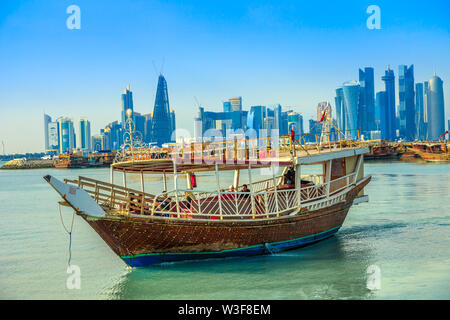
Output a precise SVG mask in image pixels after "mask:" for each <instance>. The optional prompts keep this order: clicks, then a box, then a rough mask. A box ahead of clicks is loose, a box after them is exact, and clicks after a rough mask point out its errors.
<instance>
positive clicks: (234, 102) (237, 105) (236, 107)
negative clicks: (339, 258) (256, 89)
mask: <svg viewBox="0 0 450 320" xmlns="http://www.w3.org/2000/svg"><path fill="white" fill-rule="evenodd" d="M228 101H229V102H230V104H231V111H242V97H231V98H228Z"/></svg>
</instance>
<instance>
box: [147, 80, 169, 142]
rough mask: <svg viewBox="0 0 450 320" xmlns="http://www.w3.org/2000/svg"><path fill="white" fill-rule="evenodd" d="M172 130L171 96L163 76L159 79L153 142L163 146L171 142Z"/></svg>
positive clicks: (154, 110) (154, 113)
mask: <svg viewBox="0 0 450 320" xmlns="http://www.w3.org/2000/svg"><path fill="white" fill-rule="evenodd" d="M171 135H172V129H171V121H170V108H169V94H168V92H167V82H166V79H165V78H164V76H163V75H160V76H159V78H158V87H157V89H156V98H155V107H154V109H153V119H152V142H156V145H158V146H161V145H162V144H163V143H167V142H170V141H171Z"/></svg>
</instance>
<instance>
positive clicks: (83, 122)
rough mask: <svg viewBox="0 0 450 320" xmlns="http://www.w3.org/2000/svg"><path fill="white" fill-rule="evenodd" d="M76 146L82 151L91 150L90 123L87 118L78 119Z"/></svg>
mask: <svg viewBox="0 0 450 320" xmlns="http://www.w3.org/2000/svg"><path fill="white" fill-rule="evenodd" d="M77 145H78V148H79V149H80V150H83V151H90V150H91V123H90V121H89V120H88V119H87V118H80V119H79V120H78V143H77Z"/></svg>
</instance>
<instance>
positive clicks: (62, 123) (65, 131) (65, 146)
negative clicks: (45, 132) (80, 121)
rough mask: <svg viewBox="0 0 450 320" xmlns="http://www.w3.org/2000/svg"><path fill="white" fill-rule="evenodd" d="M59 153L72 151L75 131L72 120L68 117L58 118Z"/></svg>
mask: <svg viewBox="0 0 450 320" xmlns="http://www.w3.org/2000/svg"><path fill="white" fill-rule="evenodd" d="M56 121H57V122H58V130H59V153H68V152H72V149H73V148H74V147H75V131H74V129H73V121H72V119H70V118H62V117H61V118H58V119H57V120H56Z"/></svg>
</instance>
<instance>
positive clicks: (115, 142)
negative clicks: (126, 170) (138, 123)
mask: <svg viewBox="0 0 450 320" xmlns="http://www.w3.org/2000/svg"><path fill="white" fill-rule="evenodd" d="M104 133H105V135H107V138H108V145H107V146H105V147H106V148H105V149H108V150H119V149H120V146H121V145H122V144H123V129H122V125H121V124H119V122H118V121H114V122H111V123H110V124H108V125H107V126H106V127H105V129H104ZM104 144H105V143H104V142H103V145H104ZM100 145H101V144H100ZM93 146H94V144H93V143H92V148H93ZM97 151H98V150H97Z"/></svg>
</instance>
